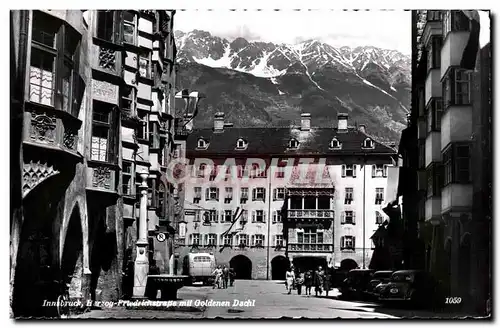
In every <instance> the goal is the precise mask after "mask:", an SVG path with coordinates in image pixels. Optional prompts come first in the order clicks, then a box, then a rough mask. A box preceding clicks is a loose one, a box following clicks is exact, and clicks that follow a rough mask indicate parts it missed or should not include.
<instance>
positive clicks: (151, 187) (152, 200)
mask: <svg viewBox="0 0 500 328" xmlns="http://www.w3.org/2000/svg"><path fill="white" fill-rule="evenodd" d="M155 190H156V180H154V179H148V207H156V195H155Z"/></svg>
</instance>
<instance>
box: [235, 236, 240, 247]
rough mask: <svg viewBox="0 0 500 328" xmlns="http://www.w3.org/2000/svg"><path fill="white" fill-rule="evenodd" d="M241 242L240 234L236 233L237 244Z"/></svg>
mask: <svg viewBox="0 0 500 328" xmlns="http://www.w3.org/2000/svg"><path fill="white" fill-rule="evenodd" d="M239 244H240V235H236V245H239Z"/></svg>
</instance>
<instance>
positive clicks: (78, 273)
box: [61, 204, 83, 298]
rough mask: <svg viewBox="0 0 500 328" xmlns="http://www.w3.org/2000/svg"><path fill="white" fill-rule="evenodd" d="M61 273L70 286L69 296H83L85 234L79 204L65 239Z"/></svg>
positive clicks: (74, 211) (74, 210)
mask: <svg viewBox="0 0 500 328" xmlns="http://www.w3.org/2000/svg"><path fill="white" fill-rule="evenodd" d="M61 273H62V279H63V281H64V283H65V284H66V285H68V286H69V290H68V292H69V297H70V298H77V297H82V295H81V292H82V277H83V234H82V224H81V218H80V211H79V209H78V204H77V205H76V206H75V208H74V209H73V213H71V217H70V219H69V224H68V230H67V232H66V238H65V239H64V248H63V256H62V262H61Z"/></svg>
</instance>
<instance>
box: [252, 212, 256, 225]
mask: <svg viewBox="0 0 500 328" xmlns="http://www.w3.org/2000/svg"><path fill="white" fill-rule="evenodd" d="M255 221H256V212H255V211H252V222H255Z"/></svg>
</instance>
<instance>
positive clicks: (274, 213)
mask: <svg viewBox="0 0 500 328" xmlns="http://www.w3.org/2000/svg"><path fill="white" fill-rule="evenodd" d="M277 216H278V212H277V211H274V212H273V223H276V221H278V220H277Z"/></svg>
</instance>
